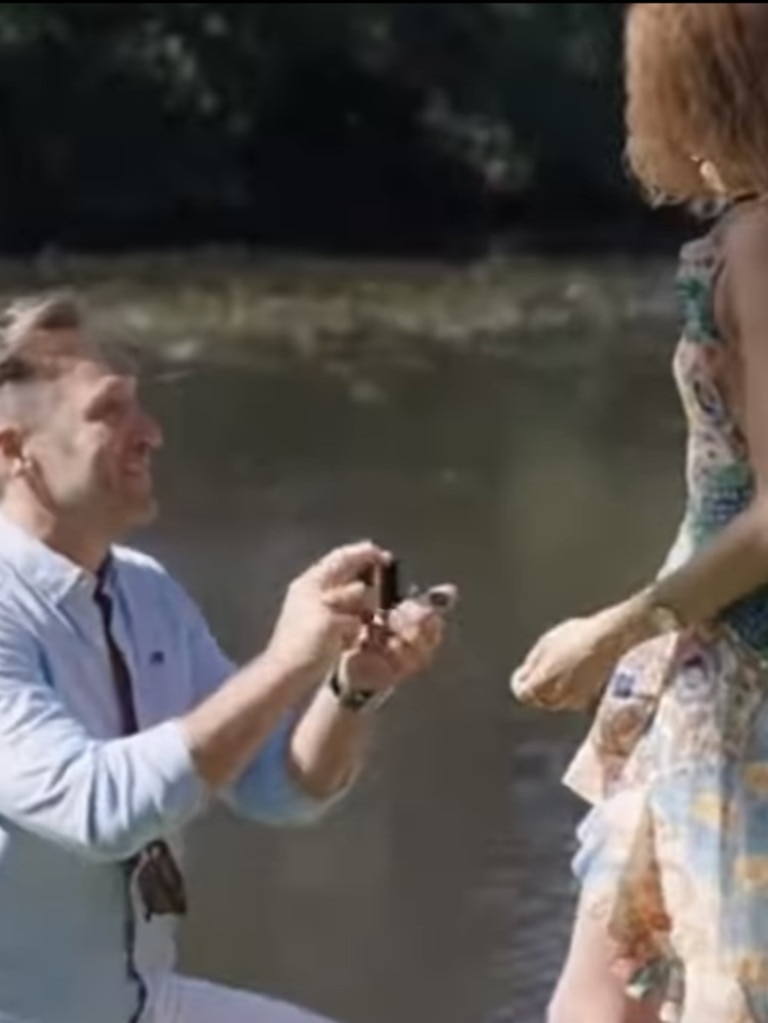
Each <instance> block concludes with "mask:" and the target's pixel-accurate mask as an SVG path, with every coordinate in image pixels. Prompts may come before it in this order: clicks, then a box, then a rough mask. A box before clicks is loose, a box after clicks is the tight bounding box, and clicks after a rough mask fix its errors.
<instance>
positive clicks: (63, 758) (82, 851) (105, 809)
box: [0, 516, 328, 1023]
mask: <svg viewBox="0 0 768 1023" xmlns="http://www.w3.org/2000/svg"><path fill="white" fill-rule="evenodd" d="M107 590H108V592H109V593H110V595H111V597H112V600H113V606H114V612H113V619H112V621H113V628H112V631H113V634H114V636H115V638H116V640H117V642H118V644H119V645H120V647H121V650H122V652H123V654H124V656H125V658H126V661H127V663H128V666H129V669H130V671H131V676H132V681H133V692H134V701H135V704H136V711H137V715H138V719H139V722H140V727H141V731H140V732H139V733H138V734H136V735H134V736H130V737H120V714H119V707H118V703H117V698H116V695H115V688H114V682H113V678H112V674H111V669H110V662H109V655H108V650H107V646H106V643H105V639H104V629H103V622H102V619H101V616H100V614H99V610H98V607H97V606H96V604H95V601H94V597H93V594H94V580H93V578H92V577H91V576H89V575H88V574H87V573H86V572H84V571H82V570H81V569H79V568H78V567H77V566H75V565H74V564H73V563H72V562H70V561H68V560H67V559H66V558H64V557H62V556H60V555H59V554H57V553H55V552H54V551H52V550H51V549H50V548H48V547H46V546H45V545H44V544H42V543H40V542H38V541H37V540H35V539H33V538H32V537H30V536H29V535H27V534H26V533H25V532H23V531H22V530H20V529H19V528H18V527H16V526H15V525H13V524H12V523H11V522H10V521H8V519H7V518H4V517H2V516H0V1023H129V1021H131V1020H133V1019H135V1017H136V1014H137V1011H138V1007H139V1004H140V1001H141V998H142V989H143V990H144V991H145V992H147V993H148V994H149V1001H150V1002H151V992H152V990H153V985H155V984H156V983H157V979H158V977H159V976H161V975H162V974H163V973H164V971H168V970H172V969H173V968H174V963H175V934H174V931H175V921H174V919H173V918H171V917H166V916H163V917H154V918H153V919H152V920H151V921H149V922H147V921H145V920H144V918H143V916H142V913H141V910H140V908H139V903H138V900H137V898H136V892H135V885H134V886H133V888H132V890H131V892H130V893H127V892H126V883H125V874H124V871H123V868H122V867H121V861H123V860H125V859H126V858H128V857H130V856H131V855H132V854H133V853H135V852H137V851H138V850H139V849H140V848H141V847H142V846H143V845H144V844H145V843H146V842H147V841H148V840H151V839H154V838H158V837H161V836H162V837H165V838H166V840H167V841H168V842H169V844H170V845H171V847H172V848H173V850H174V852H175V854H176V855H177V857H178V858H179V859H183V849H182V846H181V842H180V836H179V832H180V830H181V829H182V828H183V826H184V825H185V824H187V823H188V822H189V821H190V820H191V819H192V818H193V817H195V816H197V815H198V814H200V813H201V812H202V811H203V810H204V809H205V807H206V805H207V803H208V796H207V793H206V790H205V786H204V785H203V783H202V781H201V779H200V778H199V776H198V775H197V773H196V770H195V767H194V765H193V762H192V760H191V758H190V753H189V750H188V747H187V745H186V742H185V739H184V735H183V732H182V729H181V727H180V725H179V723H178V717H179V716H180V715H182V714H184V713H185V712H186V711H187V710H189V709H190V708H191V707H192V706H193V705H194V704H196V703H198V702H199V701H200V700H201V699H203V698H204V697H206V696H207V695H209V694H210V693H211V692H213V690H215V689H216V688H217V687H218V686H219V685H220V684H221V683H222V682H223V681H224V679H226V678H227V677H228V676H229V675H231V674H232V673H233V671H234V670H235V666H234V665H233V664H232V663H231V662H230V661H229V660H228V659H227V658H226V657H225V656H224V654H223V653H222V652H221V650H220V649H219V646H218V645H217V643H216V642H215V640H214V639H213V638H212V636H211V634H210V632H209V630H208V628H207V626H206V623H205V621H204V619H203V617H202V615H201V613H200V612H199V610H198V609H197V607H196V606H195V604H194V603H193V602H192V600H191V599H190V598H189V597H188V596H187V594H186V593H185V591H184V590H183V589H182V587H181V586H180V585H179V584H178V583H177V582H175V581H174V580H173V579H172V578H171V577H170V576H169V575H168V573H167V572H166V571H165V570H164V569H163V568H162V566H161V565H159V564H158V563H157V562H156V561H155V560H153V559H151V558H149V557H147V556H146V555H144V554H140V553H138V552H136V551H134V550H130V549H127V548H115V549H113V552H112V558H111V565H110V569H109V572H108V579H107ZM292 723H293V722H292V720H290V719H287V720H286V721H285V722H283V723H282V724H281V726H280V728H279V729H278V730H277V731H276V732H275V734H274V735H273V737H272V738H271V739H270V740H269V741H268V742H267V743H266V744H265V746H264V747H263V748H262V750H261V752H260V754H259V756H258V757H257V758H256V759H255V760H254V761H253V763H252V764H251V765H250V767H249V768H248V769H247V770H246V771H245V773H244V774H243V775H242V776H241V778H240V779H239V780H238V782H237V783H236V784H235V785H233V787H232V788H231V790H230V791H228V792H227V793H226V796H225V798H226V800H227V802H228V803H230V805H231V806H232V808H233V809H234V810H235V811H236V812H237V813H239V814H241V815H243V816H245V817H247V818H249V819H253V820H261V821H266V822H271V823H298V822H304V821H309V820H313V819H315V818H316V817H317V816H318V815H319V814H321V813H322V812H323V811H324V810H325V809H326V807H327V805H328V803H320V802H317V801H314V800H313V799H311V798H309V797H308V796H307V795H306V794H304V793H303V792H301V791H300V790H299V788H298V787H297V786H296V785H295V784H294V783H293V782H292V780H291V778H290V776H289V775H288V773H287V772H286V769H285V764H286V757H285V747H286V739H287V736H288V734H289V731H290V728H291V726H292ZM192 897H193V898H194V893H192ZM129 907H130V909H129ZM131 934H132V935H133V936H132V939H131V940H129V936H130V935H131ZM129 945H130V947H128V946H129ZM134 971H136V973H137V974H138V977H137V976H135V975H134Z"/></svg>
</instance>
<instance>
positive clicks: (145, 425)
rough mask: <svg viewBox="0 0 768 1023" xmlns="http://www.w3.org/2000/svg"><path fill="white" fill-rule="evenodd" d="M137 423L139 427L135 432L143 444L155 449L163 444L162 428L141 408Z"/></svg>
mask: <svg viewBox="0 0 768 1023" xmlns="http://www.w3.org/2000/svg"><path fill="white" fill-rule="evenodd" d="M137 425H138V427H139V428H138V430H137V434H138V435H139V436H140V437H141V439H142V441H143V442H144V443H145V444H147V445H148V446H149V447H151V448H155V449H157V448H161V447H162V446H163V440H164V438H163V430H162V427H161V426H160V423H159V422H158V421H157V419H155V417H154V416H153V415H150V413H149V412H146V411H144V410H143V409H142V410H141V411H140V413H139V423H138V424H137Z"/></svg>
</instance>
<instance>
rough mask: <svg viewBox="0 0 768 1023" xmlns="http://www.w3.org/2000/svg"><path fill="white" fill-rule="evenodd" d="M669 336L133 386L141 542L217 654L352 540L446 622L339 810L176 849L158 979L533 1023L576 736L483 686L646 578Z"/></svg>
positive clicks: (213, 364)
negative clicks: (211, 981)
mask: <svg viewBox="0 0 768 1023" xmlns="http://www.w3.org/2000/svg"><path fill="white" fill-rule="evenodd" d="M673 341H674V325H673V324H672V325H670V323H668V322H663V323H660V324H659V325H658V328H656V327H654V326H653V325H652V324H648V325H646V327H644V328H643V329H642V330H639V331H635V333H634V334H633V335H632V336H631V337H623V336H621V334H620V331H618V329H617V330H616V332H615V334H614V335H612V334H611V331H610V330H608V331H607V332H606V326H605V323H602V324H601V328H600V336H599V338H597V339H596V338H594V337H590V336H589V335H586V336H585V334H584V332H583V331H582V330H579V331H578V332H577V331H571V332H569V330H568V329H567V328H564V329H563V330H560V331H557V330H555V331H550V333H549V334H548V335H547V337H546V338H542V337H540V336H538V335H536V334H535V333H533V332H532V333H531V334H530V335H527V334H526V333H525V332H522V334H521V333H518V335H517V336H516V338H515V340H514V343H511V344H510V345H509V346H504V345H500V346H496V347H493V346H492V347H490V348H489V347H487V346H486V347H485V348H478V350H474V349H473V348H472V347H471V346H469V347H468V348H465V349H462V350H449V349H445V350H442V351H437V350H431V355H430V357H429V359H427V360H421V361H419V360H418V359H416V360H411V362H410V363H408V362H407V361H406V362H402V361H401V362H400V363H398V362H397V361H396V360H395V361H387V360H386V359H384V358H379V359H378V360H377V359H372V360H370V359H369V360H366V359H365V358H362V357H361V358H359V359H358V358H357V357H356V356H355V355H354V353H353V354H352V355H348V356H347V357H346V359H345V360H343V361H342V362H341V363H339V361H338V360H336V361H335V362H333V364H332V365H331V364H325V363H323V360H322V359H319V360H314V361H311V362H309V363H307V362H302V361H301V360H287V362H286V363H285V364H280V362H279V361H277V362H275V361H273V362H271V363H270V364H269V365H266V364H264V363H263V361H261V360H257V359H251V358H250V357H249V356H248V354H247V345H246V346H241V347H240V348H239V349H238V355H237V357H236V358H216V357H214V356H213V355H207V356H206V355H204V356H202V357H199V358H198V359H197V361H196V362H194V363H192V364H190V365H187V366H185V368H184V371H183V372H182V373H181V374H180V375H179V376H178V377H177V378H169V379H168V380H166V381H165V382H164V383H158V384H156V385H153V386H152V387H151V388H150V399H151V401H152V404H153V406H154V408H155V410H156V411H157V412H158V413H159V414H160V416H161V417H162V420H163V422H164V425H165V429H166V447H165V450H164V453H163V455H162V458H161V460H160V466H159V470H160V492H161V497H162V515H161V518H160V519H159V520H158V522H157V523H156V525H155V526H154V527H153V528H152V530H151V532H150V533H149V534H147V535H146V536H143V537H141V543H142V544H143V545H144V546H145V547H146V548H147V549H149V550H151V551H153V552H154V553H157V554H159V555H160V556H161V557H162V558H163V559H164V560H165V562H166V563H167V564H168V566H169V567H170V568H171V569H172V570H173V571H174V572H176V574H177V575H178V576H179V577H180V578H181V579H182V580H183V581H184V582H185V583H186V584H187V586H188V587H189V588H190V589H191V590H192V592H193V594H194V595H195V597H196V598H197V599H198V601H199V602H200V603H201V604H202V606H203V607H204V609H205V611H206V613H207V614H208V616H209V619H210V621H211V623H212V625H213V627H214V629H215V631H216V632H217V634H218V636H219V637H220V639H221V641H222V643H223V645H224V646H225V647H226V648H227V649H228V650H230V651H231V652H232V653H233V654H234V655H235V656H237V657H244V656H247V655H248V654H249V653H252V652H254V651H256V650H257V649H258V648H259V646H260V644H261V643H262V641H263V640H264V638H265V636H266V634H267V630H268V628H269V624H270V622H271V620H272V617H273V615H274V613H275V611H276V609H277V607H278V604H279V601H280V597H281V593H282V589H283V587H284V585H285V584H286V582H287V581H288V580H289V579H290V577H291V576H292V575H293V574H294V573H295V572H297V571H299V570H300V569H301V568H302V567H303V566H304V565H305V564H306V563H308V562H309V561H310V560H311V559H314V558H315V557H316V556H317V555H318V554H320V553H321V552H323V551H324V550H326V549H327V548H328V547H330V546H331V545H334V544H337V543H339V542H344V541H346V540H348V539H354V538H359V537H362V536H371V537H374V538H375V539H377V540H378V541H380V542H382V543H383V544H385V545H388V546H389V547H390V548H391V549H393V550H394V551H396V552H397V553H398V555H399V556H400V557H401V559H402V563H403V569H404V574H405V575H406V577H408V578H409V579H411V580H414V581H417V582H421V583H430V582H436V581H440V580H452V581H455V582H456V583H457V584H458V586H459V587H460V590H461V595H462V600H461V605H460V608H459V610H458V611H457V613H456V615H455V618H454V621H453V624H452V628H451V632H450V635H449V638H448V641H447V644H446V647H445V650H444V651H443V653H442V655H441V657H440V660H439V663H438V664H437V665H436V667H435V669H434V671H432V672H431V674H430V676H429V677H424V678H423V679H420V680H418V681H417V682H415V683H413V684H412V685H411V686H409V687H408V689H407V690H406V691H404V692H402V694H401V695H400V696H399V698H398V699H396V700H395V701H393V702H391V703H390V704H389V705H388V706H387V709H386V711H385V712H384V713H383V714H382V715H381V719H380V722H379V724H378V728H377V738H376V743H375V748H374V750H373V751H372V757H371V760H370V762H369V764H368V767H367V770H366V772H365V774H364V776H363V777H362V779H361V780H360V782H359V783H358V786H357V788H356V789H355V791H354V792H353V794H352V795H351V796H350V797H349V798H348V799H347V801H346V802H344V803H343V804H342V805H341V806H340V807H338V808H337V809H336V810H335V811H334V812H333V813H332V814H331V815H330V816H329V817H328V818H327V819H326V820H325V821H324V822H323V823H322V824H321V825H319V826H316V827H314V828H309V829H295V830H283V831H276V830H273V829H269V828H266V827H257V826H254V825H246V824H242V823H240V822H238V821H235V820H233V819H232V818H231V817H228V816H227V815H226V814H225V813H223V812H222V813H220V812H218V811H216V812H215V813H214V814H213V815H212V816H211V817H210V818H209V819H207V820H206V821H204V822H203V823H201V824H200V825H198V826H196V827H195V829H194V831H193V835H192V852H193V856H192V865H191V885H192V902H193V910H192V915H191V917H190V919H189V922H188V924H187V925H186V927H185V931H184V936H183V959H184V966H185V967H186V968H187V969H189V970H195V971H197V972H200V973H204V974H206V975H208V976H210V977H213V978H216V979H219V980H224V981H227V982H230V983H235V984H241V985H245V986H253V987H256V988H258V989H260V990H263V991H268V992H272V993H274V994H276V995H280V996H285V997H287V998H290V999H293V1000H296V1001H299V1002H303V1003H306V1004H308V1005H311V1006H313V1007H315V1008H316V1009H317V1010H319V1011H323V1012H325V1013H326V1014H328V1015H329V1016H331V1017H333V1018H335V1019H338V1020H340V1021H341V1023H509V1021H513V1020H514V1023H539V1021H541V1020H543V1009H544V1006H545V1004H546V1000H547V996H548V993H549V990H550V987H551V984H552V982H553V979H554V976H555V974H556V972H557V969H558V966H559V963H560V961H561V957H562V954H563V951H564V944H565V942H566V940H567V934H568V926H569V915H570V912H571V907H572V900H573V896H574V891H573V886H572V882H571V878H570V874H569V868H568V860H569V857H570V855H571V853H572V849H573V828H574V824H575V822H576V821H577V820H578V817H579V814H580V813H581V812H582V810H583V807H581V806H580V805H579V804H578V803H577V802H576V800H575V799H574V798H572V797H571V796H570V795H569V794H568V793H566V792H565V791H564V790H563V789H562V788H561V786H560V784H559V776H560V774H561V772H562V770H563V767H564V765H565V763H566V762H567V759H568V757H569V756H570V754H571V753H572V751H573V749H574V747H575V744H576V743H577V742H578V739H579V737H580V735H581V734H583V732H584V730H585V728H586V722H585V721H584V720H582V719H580V718H576V717H570V716H560V715H547V714H544V713H535V712H530V711H526V710H523V709H521V708H520V707H518V706H516V705H515V703H514V702H513V701H512V699H511V697H510V695H509V692H508V685H507V680H508V676H509V672H510V670H511V669H512V667H513V666H514V665H515V663H516V662H517V661H518V659H519V658H520V657H521V656H522V655H523V654H524V652H525V651H526V649H527V647H528V644H529V643H530V642H531V641H532V640H533V639H534V638H535V637H536V636H537V634H538V633H539V632H540V631H541V630H542V629H544V628H545V627H546V626H547V625H549V624H552V623H554V622H555V621H557V620H558V619H559V618H560V617H562V616H564V615H568V614H571V613H574V612H579V611H583V610H585V609H588V608H590V607H592V606H595V605H597V604H599V603H600V602H602V601H607V600H612V599H614V598H617V597H619V596H621V595H623V594H624V593H625V592H627V590H628V588H630V587H634V586H636V585H638V584H640V583H642V582H644V581H645V580H646V579H647V578H648V577H649V575H650V574H651V573H652V572H653V571H655V569H656V567H657V566H658V564H659V563H660V561H661V560H662V558H663V555H664V552H665V549H666V547H667V546H668V544H669V542H670V539H671V537H672V535H673V533H674V531H675V527H676V524H677V519H678V516H679V514H680V502H681V496H682V489H681V485H682V473H681V468H682V461H681V445H682V440H683V434H682V422H681V419H680V415H679V412H678V406H677V402H676V397H675V394H674V391H673V388H672V384H671V380H670V376H669V362H670V359H671V354H672V345H673Z"/></svg>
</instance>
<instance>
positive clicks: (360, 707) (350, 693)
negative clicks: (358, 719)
mask: <svg viewBox="0 0 768 1023" xmlns="http://www.w3.org/2000/svg"><path fill="white" fill-rule="evenodd" d="M328 687H329V689H330V690H331V692H332V693H333V695H334V696H335V697H336V699H337V700H338V702H339V704H340V705H341V706H342V707H344V708H346V709H347V710H351V711H355V712H356V713H359V712H362V711H364V712H365V713H366V714H372V713H374V711H377V710H378V709H379V708H380V707H382V706H383V705H384V704H385V703H386V702H387V700H388V699H389V698H390V696H391V695H392V690H391V689H351V688H347V687H346V686H344V685H342V683H341V679H340V678H339V672H338V670H336V671H334V672H333V674H332V675H331V677H330V678H329V679H328Z"/></svg>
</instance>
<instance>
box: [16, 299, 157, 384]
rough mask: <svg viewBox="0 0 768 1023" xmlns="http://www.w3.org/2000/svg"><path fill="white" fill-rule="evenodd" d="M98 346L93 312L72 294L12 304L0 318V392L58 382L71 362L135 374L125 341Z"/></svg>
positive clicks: (22, 300) (103, 340)
mask: <svg viewBox="0 0 768 1023" xmlns="http://www.w3.org/2000/svg"><path fill="white" fill-rule="evenodd" d="M98 333H99V334H102V333H104V336H103V337H101V338H100V340H97V337H96V334H97V329H96V325H95V322H94V318H93V315H92V313H91V311H90V310H89V309H88V308H87V307H86V305H85V303H84V301H83V300H82V299H81V298H80V296H79V295H78V294H77V293H76V292H75V291H74V290H72V289H59V290H55V291H49V292H42V293H40V294H36V295H30V296H26V297H22V298H17V299H14V300H13V301H12V302H10V303H9V304H8V305H7V306H6V307H5V309H4V310H3V311H2V313H0V387H2V386H3V385H4V384H24V383H33V382H35V381H44V380H51V379H55V378H56V377H57V376H58V375H59V374H60V373H61V372H62V370H63V368H64V366H65V364H66V363H67V362H68V361H71V360H74V359H77V358H83V357H85V358H93V359H97V360H99V361H102V362H104V363H106V364H108V365H110V366H113V367H114V368H115V369H119V370H121V371H122V372H131V373H133V372H136V369H137V367H136V364H135V353H134V355H133V356H132V355H131V354H130V353H129V346H128V344H127V343H126V341H125V339H117V338H115V339H112V340H111V341H110V340H109V339H108V338H107V337H106V334H105V332H103V331H98Z"/></svg>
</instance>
